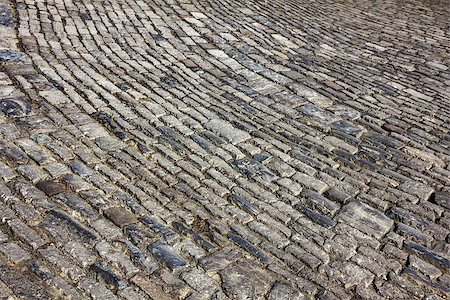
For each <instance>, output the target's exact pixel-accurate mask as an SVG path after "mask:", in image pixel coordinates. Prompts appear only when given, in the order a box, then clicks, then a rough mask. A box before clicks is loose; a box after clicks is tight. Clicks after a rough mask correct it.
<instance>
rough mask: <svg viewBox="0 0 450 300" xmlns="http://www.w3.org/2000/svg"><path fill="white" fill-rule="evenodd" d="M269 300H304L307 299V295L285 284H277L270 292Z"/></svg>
mask: <svg viewBox="0 0 450 300" xmlns="http://www.w3.org/2000/svg"><path fill="white" fill-rule="evenodd" d="M268 299H269V300H303V299H307V298H306V296H305V295H303V294H302V293H301V292H300V291H298V290H297V289H295V288H293V287H291V286H289V285H287V284H284V283H279V282H277V283H275V284H274V286H273V288H272V289H271V290H270V293H269V296H268Z"/></svg>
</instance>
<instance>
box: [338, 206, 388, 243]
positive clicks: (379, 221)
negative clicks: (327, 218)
mask: <svg viewBox="0 0 450 300" xmlns="http://www.w3.org/2000/svg"><path fill="white" fill-rule="evenodd" d="M337 219H338V220H339V221H341V222H346V223H348V224H349V225H350V226H353V227H355V228H357V229H359V230H361V231H362V232H365V233H367V234H370V235H373V236H374V237H376V238H378V239H379V238H381V237H382V236H383V235H385V234H386V233H387V232H388V231H389V230H390V229H391V227H392V225H393V224H394V221H393V220H391V219H389V218H388V217H386V216H385V215H384V214H383V213H381V212H379V211H378V210H376V209H374V208H372V207H370V206H368V205H367V204H364V203H361V202H351V203H349V204H347V205H345V206H344V207H343V208H342V210H341V212H340V213H339V214H338V216H337Z"/></svg>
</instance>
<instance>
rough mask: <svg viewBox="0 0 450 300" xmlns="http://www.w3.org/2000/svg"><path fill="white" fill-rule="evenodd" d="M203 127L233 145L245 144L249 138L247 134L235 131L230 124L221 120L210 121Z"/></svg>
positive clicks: (238, 130)
mask: <svg viewBox="0 0 450 300" xmlns="http://www.w3.org/2000/svg"><path fill="white" fill-rule="evenodd" d="M205 127H206V128H208V129H209V130H211V131H212V132H214V133H215V134H217V135H219V136H222V137H224V138H225V139H227V140H228V141H229V142H230V143H232V144H233V145H235V144H238V143H242V142H245V141H246V140H249V139H250V138H251V136H250V134H249V133H248V132H245V131H243V130H240V129H237V128H236V127H234V126H233V125H232V124H231V123H229V122H227V121H224V120H221V119H212V120H210V121H209V122H208V123H206V124H205Z"/></svg>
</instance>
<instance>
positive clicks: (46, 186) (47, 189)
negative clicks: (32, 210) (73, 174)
mask: <svg viewBox="0 0 450 300" xmlns="http://www.w3.org/2000/svg"><path fill="white" fill-rule="evenodd" d="M36 187H37V188H38V189H40V190H41V191H43V192H44V193H45V194H46V195H47V196H49V197H52V196H55V195H58V194H60V193H63V192H65V191H66V186H65V185H64V184H62V183H60V182H55V181H51V180H44V181H40V182H38V183H37V184H36Z"/></svg>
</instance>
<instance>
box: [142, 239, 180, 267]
mask: <svg viewBox="0 0 450 300" xmlns="http://www.w3.org/2000/svg"><path fill="white" fill-rule="evenodd" d="M148 249H149V251H150V252H151V253H152V254H153V255H154V256H155V257H156V258H157V259H158V260H159V261H161V262H162V263H164V264H165V265H167V266H168V267H169V268H170V269H171V270H172V271H176V270H179V269H182V268H185V267H187V266H188V263H187V262H186V261H185V260H184V259H183V258H182V257H181V256H180V255H179V254H178V253H176V252H175V250H174V249H173V248H172V247H171V246H169V245H167V244H165V243H164V242H161V241H159V242H156V243H154V244H151V245H149V246H148Z"/></svg>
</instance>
